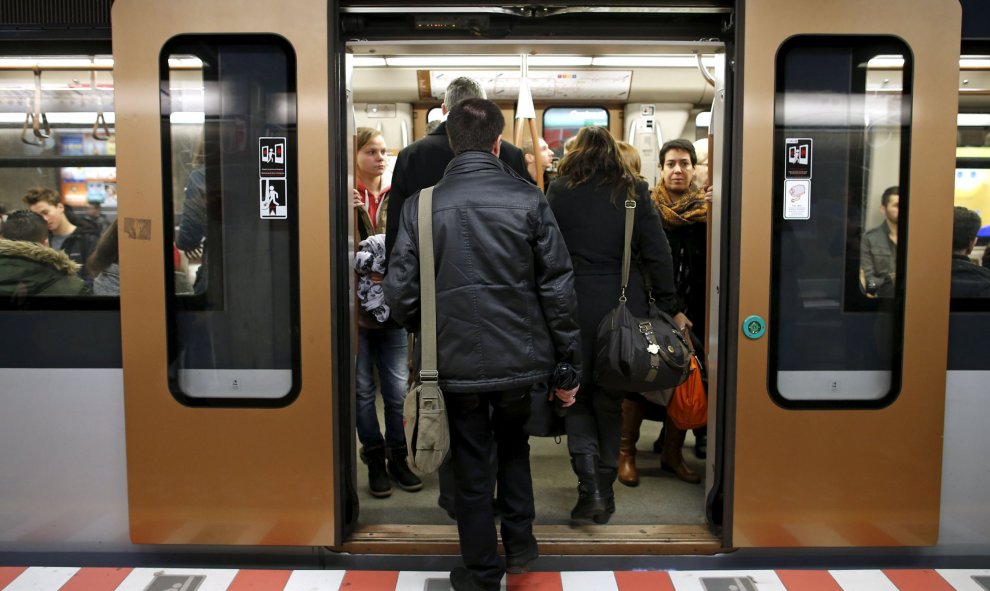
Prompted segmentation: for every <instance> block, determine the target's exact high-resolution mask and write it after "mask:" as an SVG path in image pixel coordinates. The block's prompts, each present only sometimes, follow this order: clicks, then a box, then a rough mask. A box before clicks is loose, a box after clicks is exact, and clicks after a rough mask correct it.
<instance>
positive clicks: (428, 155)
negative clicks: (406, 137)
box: [385, 76, 529, 261]
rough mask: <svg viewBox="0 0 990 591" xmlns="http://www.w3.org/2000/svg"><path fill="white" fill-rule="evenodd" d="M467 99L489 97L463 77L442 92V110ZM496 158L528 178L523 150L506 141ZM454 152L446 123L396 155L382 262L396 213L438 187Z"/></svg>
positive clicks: (396, 225) (395, 226) (389, 250)
mask: <svg viewBox="0 0 990 591" xmlns="http://www.w3.org/2000/svg"><path fill="white" fill-rule="evenodd" d="M469 98H488V97H487V96H485V89H484V88H482V87H481V85H480V84H478V82H477V81H476V80H474V79H472V78H468V77H466V76H462V77H460V78H455V79H454V80H451V81H450V84H448V85H447V90H446V92H444V96H443V105H442V106H441V109H442V110H443V113H444V115H446V114H448V113H449V112H450V110H451V109H452V108H454V105H456V104H457V103H458V102H460V101H462V100H465V99H469ZM498 157H499V158H501V159H502V161H503V162H505V163H506V164H508V165H509V166H510V167H511V168H512V169H513V170H515V171H516V172H517V173H519V175H520V176H522V178H524V179H528V178H529V175H528V174H527V173H526V158H525V156H524V155H523V152H522V150H520V149H519V148H517V147H515V146H513V145H512V144H510V143H509V142H502V149H501V151H500V152H499V156H498ZM453 158H454V152H453V151H452V150H451V149H450V142H449V141H447V124H446V122H444V123H441V124H440V125H438V126H437V128H436V129H435V130H434V131H432V132H430V133H429V134H428V135H427V136H426V137H424V138H422V139H420V140H418V141H415V142H413V143H411V144H409V145H408V146H406V147H405V148H403V149H402V151H400V152H399V157H398V159H396V161H395V170H394V172H393V173H392V190H391V191H390V192H389V194H388V212H387V218H386V220H385V259H386V261H387V260H388V257H389V256H391V254H392V246H393V245H394V244H395V232H396V230H397V229H398V228H399V214H400V213H401V212H402V204H403V203H405V201H406V198H407V197H409V196H410V195H412V194H413V193H415V192H416V191H419V190H420V189H425V188H426V187H432V186H433V185H435V184H437V182H438V181H439V180H440V178H441V177H443V171H444V169H446V168H447V164H448V163H449V162H450V161H451V160H453Z"/></svg>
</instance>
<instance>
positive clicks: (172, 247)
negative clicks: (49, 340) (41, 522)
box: [112, 0, 348, 545]
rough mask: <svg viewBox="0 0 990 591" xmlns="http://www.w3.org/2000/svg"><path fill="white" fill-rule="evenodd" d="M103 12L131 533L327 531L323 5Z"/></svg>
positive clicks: (217, 538)
mask: <svg viewBox="0 0 990 591" xmlns="http://www.w3.org/2000/svg"><path fill="white" fill-rule="evenodd" d="M112 18H113V48H114V57H115V60H116V63H115V70H114V79H115V82H116V105H115V106H116V114H117V143H118V147H117V174H118V180H119V191H120V192H121V193H122V194H125V195H127V198H126V199H121V201H120V220H121V234H120V250H121V261H120V268H121V277H122V281H121V288H122V289H121V311H122V314H121V330H122V334H123V351H124V355H123V365H124V389H125V402H126V430H127V472H128V474H127V476H128V495H129V510H130V530H131V539H132V540H133V541H134V542H135V543H142V544H145V543H151V544H162V543H169V544H190V543H195V544H252V545H334V544H337V543H339V542H340V541H341V524H340V519H335V505H334V503H335V495H334V490H335V484H336V481H337V479H338V478H339V477H340V476H339V475H336V474H335V473H334V467H335V464H334V462H333V457H334V453H335V449H334V448H335V439H334V436H333V433H334V431H333V425H334V406H333V402H332V401H333V398H332V390H333V389H334V388H333V385H334V380H335V379H336V378H337V375H338V374H339V372H335V371H334V368H333V364H332V359H333V358H334V357H333V355H332V351H331V343H332V340H331V329H332V326H331V313H332V310H333V309H334V308H333V307H334V305H335V303H336V302H335V298H333V297H332V296H331V289H332V286H333V284H332V280H331V262H330V260H329V259H330V253H331V249H330V233H331V232H330V228H331V203H330V199H329V195H330V194H331V190H330V186H331V182H330V179H333V178H335V170H334V164H333V163H332V162H330V158H329V147H328V138H330V137H336V135H337V134H336V131H335V129H334V125H335V124H334V118H333V117H331V113H332V112H334V109H333V108H332V104H331V101H330V99H329V98H328V77H329V74H328V72H329V71H330V69H331V64H329V63H328V60H329V59H330V56H329V54H328V50H327V47H328V19H329V18H330V17H329V16H328V5H327V3H319V2H304V1H299V0H288V1H286V2H279V3H272V2H268V1H261V0H237V1H236V2H235V1H228V0H211V1H209V2H202V1H200V0H168V1H148V0H117V1H116V2H115V3H114V5H113V12H112ZM300 97H306V100H299V98H300ZM345 224H346V222H345ZM187 262H188V263H190V264H191V265H192V266H193V267H194V268H195V267H196V266H197V265H198V270H197V271H188V269H187V268H186V267H185V265H186V263H187ZM187 271H188V272H187ZM190 283H192V285H189V284H190ZM340 305H343V306H347V305H348V303H347V301H346V300H345V301H344V302H342V303H340ZM345 318H346V316H345ZM338 511H339V509H338Z"/></svg>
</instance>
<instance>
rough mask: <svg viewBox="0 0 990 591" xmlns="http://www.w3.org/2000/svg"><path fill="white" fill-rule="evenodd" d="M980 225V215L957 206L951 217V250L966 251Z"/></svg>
mask: <svg viewBox="0 0 990 591" xmlns="http://www.w3.org/2000/svg"><path fill="white" fill-rule="evenodd" d="M981 224H982V222H981V220H980V214H978V213H976V212H975V211H973V210H971V209H966V208H965V207H959V206H958V205H957V206H956V208H955V210H954V211H953V215H952V250H953V251H956V250H966V249H968V248H969V245H970V244H971V243H972V242H973V239H975V238H976V233H977V232H979V231H980V226H981Z"/></svg>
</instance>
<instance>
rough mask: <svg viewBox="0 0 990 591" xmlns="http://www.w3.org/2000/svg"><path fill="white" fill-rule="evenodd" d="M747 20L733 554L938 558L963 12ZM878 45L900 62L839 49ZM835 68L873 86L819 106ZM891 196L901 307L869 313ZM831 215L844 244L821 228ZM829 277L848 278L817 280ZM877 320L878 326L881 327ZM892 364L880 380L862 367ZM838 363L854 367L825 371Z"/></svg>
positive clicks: (772, 2)
mask: <svg viewBox="0 0 990 591" xmlns="http://www.w3.org/2000/svg"><path fill="white" fill-rule="evenodd" d="M740 6H741V7H742V8H741V11H742V14H741V17H742V18H741V24H742V27H743V29H744V43H743V45H742V51H743V53H744V56H743V59H742V79H741V84H742V95H741V97H742V100H741V110H740V111H739V112H740V113H741V117H739V118H738V121H739V122H740V123H739V125H740V128H739V129H741V142H739V143H738V144H737V145H738V146H739V147H740V154H739V159H740V160H741V161H742V164H741V184H740V186H739V187H737V189H736V190H737V191H739V196H738V197H739V199H740V200H741V201H740V202H741V205H740V219H739V221H738V223H739V224H740V228H741V229H740V244H739V253H738V256H739V260H740V261H741V262H742V263H741V265H742V267H741V269H740V273H739V277H740V280H739V285H738V286H737V289H738V292H739V310H738V318H737V321H738V323H739V324H738V325H739V326H740V328H739V329H737V330H740V331H741V332H740V333H737V335H738V342H739V347H738V357H737V360H736V363H737V367H736V375H737V376H738V378H737V384H736V387H735V394H734V395H735V397H736V399H735V412H736V417H735V430H736V432H735V436H734V445H735V450H734V476H733V489H732V500H731V503H730V507H731V509H730V510H731V516H732V534H731V537H732V540H731V542H732V545H734V546H915V545H929V544H934V543H936V541H937V535H938V516H939V482H940V476H941V457H942V450H941V441H942V438H941V434H942V422H943V407H944V398H945V396H944V394H945V368H946V342H947V330H948V328H947V327H948V292H949V260H950V257H949V252H950V241H949V238H948V237H949V236H950V235H951V227H952V195H953V189H952V172H953V166H954V164H953V162H954V146H955V141H954V140H955V128H956V127H955V114H956V111H955V105H956V104H957V96H956V88H957V75H958V48H959V31H960V8H959V3H958V2H956V1H954V0H944V1H943V0H919V1H912V2H896V3H892V2H886V1H882V0H877V1H874V0H865V1H864V0H855V1H852V0H838V1H836V2H827V3H821V2H815V1H814V0H794V1H790V2H778V1H776V0H749V1H747V2H746V3H745V4H744V5H742V4H741V3H740ZM836 36H839V37H836ZM867 38H876V39H877V43H878V47H888V46H903V47H904V48H906V49H905V50H904V51H898V53H897V54H896V55H894V56H890V55H884V54H883V53H880V54H876V53H875V52H874V53H872V54H871V53H863V52H861V51H859V50H857V49H855V48H853V49H849V47H847V44H852V45H854V46H856V47H859V45H858V44H860V43H866V41H864V39H867ZM837 55H838V56H839V60H838V61H839V62H842V63H843V67H844V68H846V69H845V70H844V72H845V76H846V79H847V82H849V83H850V85H851V86H855V85H856V84H857V83H858V82H856V81H857V80H860V82H862V88H861V90H860V91H859V93H858V94H855V95H849V96H847V97H845V98H843V97H842V96H841V95H828V94H827V93H825V92H823V91H819V90H816V89H817V88H820V87H821V85H822V84H823V83H822V79H823V78H825V77H828V76H829V75H830V74H829V72H828V70H827V67H828V66H827V64H829V63H833V62H835V58H836V56H837ZM789 56H796V57H794V60H795V61H793V62H791V61H787V60H789V59H791V57H789ZM874 74H876V75H875V76H874ZM890 114H893V116H892V117H890V119H889V120H884V117H885V116H887V115H890ZM843 130H846V131H843ZM849 130H851V131H849ZM840 132H841V133H840ZM897 142H899V143H897ZM801 146H804V147H803V148H802V147H801ZM837 155H838V156H837ZM898 165H900V168H897V166H898ZM885 184H889V185H898V184H900V185H902V186H901V190H902V193H903V194H902V195H901V205H902V207H901V219H900V230H899V232H900V234H898V236H899V238H898V244H897V245H895V247H896V248H898V249H899V250H898V251H897V252H899V253H900V255H899V256H900V257H901V259H902V261H901V262H900V264H901V265H902V266H900V267H896V266H895V267H892V269H893V268H896V270H897V273H896V279H895V280H894V282H893V283H891V287H890V290H891V294H885V293H882V292H881V293H880V294H877V293H875V292H874V293H870V290H875V288H876V285H875V284H871V285H870V286H869V288H867V285H866V283H867V282H865V281H864V282H863V283H862V285H860V281H859V280H858V277H857V271H856V269H855V265H856V264H857V263H856V261H857V260H860V262H862V260H861V251H860V248H861V242H860V238H861V237H862V234H863V233H865V232H866V231H867V230H869V229H870V228H871V227H872V224H873V222H872V219H873V218H872V217H871V216H874V214H873V212H874V211H875V210H877V209H878V208H877V206H876V205H875V203H876V200H877V199H879V192H880V190H881V189H882V188H883V186H884V185H885ZM836 187H838V190H841V191H848V195H849V200H846V201H843V200H842V199H841V198H838V197H837V196H836V194H835V192H836V189H835V188H836ZM860 199H861V202H860V201H858V200H860ZM837 207H841V208H844V209H838V210H837V209H836V208H837ZM908 211H909V215H908V214H907V212H908ZM850 212H851V213H850ZM847 215H848V216H850V217H848V218H846V222H844V223H843V222H842V221H841V220H842V219H843V217H844V216H847ZM860 215H862V219H861V220H860V217H859V216H860ZM829 216H832V219H833V220H838V225H834V224H833V225H830V224H826V223H823V221H824V220H825V219H826V218H828V217H829ZM850 220H860V221H855V222H854V221H850ZM859 225H862V227H861V228H860V227H859ZM832 229H836V230H837V232H836V233H835V234H831V233H830V231H831V230H832ZM800 249H803V250H801V252H796V250H800ZM831 260H834V261H836V262H837V265H838V267H837V268H839V269H840V274H839V275H837V276H835V277H824V276H821V277H820V275H821V274H820V273H818V271H819V270H820V269H821V268H823V267H827V266H828V265H829V264H830V262H829V261H831ZM843 269H844V271H843ZM871 314H872V315H878V314H879V315H884V314H886V316H884V317H883V319H881V320H877V321H875V322H874V321H872V320H869V318H873V316H870V315H871ZM898 315H900V316H898ZM750 316H756V317H759V318H761V319H764V320H765V321H766V322H767V325H768V326H767V334H766V335H764V336H760V335H759V334H758V333H759V332H760V331H759V328H760V327H759V321H758V320H755V319H754V320H753V321H751V322H745V321H744V319H746V318H747V317H750ZM818 319H823V320H821V321H820V322H819V320H818ZM775 322H776V324H775ZM870 322H873V324H869V323H870ZM782 324H786V325H785V326H781V325H782ZM793 324H799V325H801V326H799V327H798V328H794V327H793V326H792V325H793ZM864 324H865V325H867V326H871V327H872V328H871V329H869V330H861V328H862V326H864ZM837 327H838V328H837ZM840 329H841V330H840ZM748 331H752V336H753V337H755V338H752V339H751V338H747V337H746V336H745V333H746V332H748ZM802 331H803V332H802ZM842 331H844V332H842ZM885 331H886V332H885ZM857 351H862V354H860V353H857ZM878 351H889V355H887V354H886V353H878ZM795 352H799V353H795ZM884 355H887V357H889V359H890V366H889V367H887V368H886V369H880V370H876V369H875V368H873V367H871V366H870V364H869V362H867V361H864V357H871V356H876V357H878V358H880V357H884ZM887 357H884V359H886V358H887ZM843 358H844V359H846V360H847V361H846V362H845V363H846V365H842V364H836V363H835V362H834V359H843Z"/></svg>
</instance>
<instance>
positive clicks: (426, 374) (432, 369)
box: [419, 187, 438, 385]
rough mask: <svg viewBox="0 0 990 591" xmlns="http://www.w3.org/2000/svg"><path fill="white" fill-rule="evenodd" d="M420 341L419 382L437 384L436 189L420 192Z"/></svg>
mask: <svg viewBox="0 0 990 591" xmlns="http://www.w3.org/2000/svg"><path fill="white" fill-rule="evenodd" d="M419 291H420V307H421V310H420V323H421V324H420V333H419V334H420V338H421V339H422V341H423V351H422V360H421V362H420V370H419V381H420V383H421V384H424V385H425V384H427V383H430V382H432V383H433V384H434V385H435V384H436V383H437V380H438V374H437V286H436V272H435V271H434V265H433V187H427V188H425V189H423V190H422V191H420V192H419Z"/></svg>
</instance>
